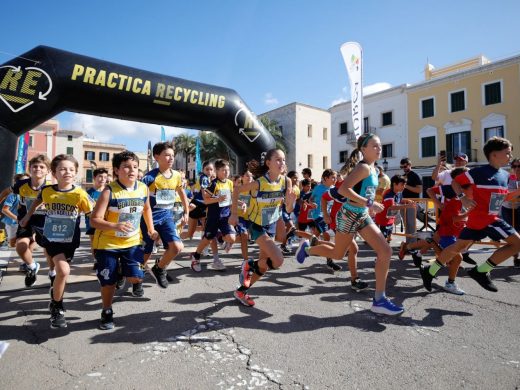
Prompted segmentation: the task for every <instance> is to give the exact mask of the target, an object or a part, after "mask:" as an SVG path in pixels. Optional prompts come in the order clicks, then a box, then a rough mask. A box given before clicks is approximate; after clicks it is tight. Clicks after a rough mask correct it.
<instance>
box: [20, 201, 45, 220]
mask: <svg viewBox="0 0 520 390" xmlns="http://www.w3.org/2000/svg"><path fill="white" fill-rule="evenodd" d="M42 203H43V200H41V199H36V200H35V201H34V202H33V203H32V205H31V208H30V209H29V210H27V214H25V217H23V218H22V220H21V221H20V223H19V224H20V226H21V227H26V226H27V224H28V223H29V220H30V219H31V217H32V215H33V214H34V212H35V211H36V209H37V208H38V207H39V206H40V205H41V204H42Z"/></svg>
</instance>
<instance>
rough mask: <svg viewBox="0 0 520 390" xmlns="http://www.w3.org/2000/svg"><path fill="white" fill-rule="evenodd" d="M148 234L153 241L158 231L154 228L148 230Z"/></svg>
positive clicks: (157, 235)
mask: <svg viewBox="0 0 520 390" xmlns="http://www.w3.org/2000/svg"><path fill="white" fill-rule="evenodd" d="M148 236H149V237H150V238H151V239H152V240H154V241H155V240H157V238H159V233H157V232H156V231H155V230H149V231H148Z"/></svg>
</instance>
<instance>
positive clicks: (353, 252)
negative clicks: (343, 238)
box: [347, 240, 359, 280]
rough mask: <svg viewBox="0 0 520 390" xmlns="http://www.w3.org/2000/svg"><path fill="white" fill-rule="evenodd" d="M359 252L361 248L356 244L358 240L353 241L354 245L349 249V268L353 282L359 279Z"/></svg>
mask: <svg viewBox="0 0 520 390" xmlns="http://www.w3.org/2000/svg"><path fill="white" fill-rule="evenodd" d="M358 252H359V247H358V245H357V243H356V240H352V243H351V244H350V246H349V247H348V253H347V256H348V268H349V270H350V278H351V279H352V280H356V279H357V278H358V273H357V254H358Z"/></svg>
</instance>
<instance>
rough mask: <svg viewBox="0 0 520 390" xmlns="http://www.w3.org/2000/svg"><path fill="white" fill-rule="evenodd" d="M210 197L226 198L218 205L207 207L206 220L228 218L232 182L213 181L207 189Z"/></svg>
mask: <svg viewBox="0 0 520 390" xmlns="http://www.w3.org/2000/svg"><path fill="white" fill-rule="evenodd" d="M207 190H208V191H209V192H211V194H212V196H213V197H215V198H218V197H220V196H222V195H224V196H225V197H226V198H225V199H224V200H222V201H221V202H218V203H212V204H209V205H208V218H219V217H229V215H230V214H231V194H232V193H233V182H232V181H231V180H229V179H225V180H220V179H214V180H213V181H212V182H211V184H210V186H209V187H208V188H207Z"/></svg>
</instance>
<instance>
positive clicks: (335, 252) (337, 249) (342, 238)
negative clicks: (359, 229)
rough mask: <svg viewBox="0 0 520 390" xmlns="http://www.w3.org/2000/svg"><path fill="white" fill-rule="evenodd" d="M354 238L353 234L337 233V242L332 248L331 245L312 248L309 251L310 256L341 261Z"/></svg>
mask: <svg viewBox="0 0 520 390" xmlns="http://www.w3.org/2000/svg"><path fill="white" fill-rule="evenodd" d="M353 238H354V234H353V233H341V232H336V242H335V244H334V245H333V246H331V243H326V244H325V245H316V246H311V247H310V248H309V250H308V254H309V255H310V256H322V257H328V258H331V259H335V260H341V259H343V257H344V256H345V253H346V252H347V248H348V247H349V246H350V244H351V243H352V240H353Z"/></svg>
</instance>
